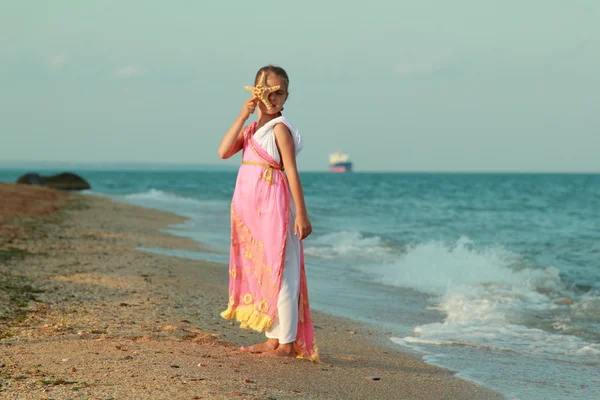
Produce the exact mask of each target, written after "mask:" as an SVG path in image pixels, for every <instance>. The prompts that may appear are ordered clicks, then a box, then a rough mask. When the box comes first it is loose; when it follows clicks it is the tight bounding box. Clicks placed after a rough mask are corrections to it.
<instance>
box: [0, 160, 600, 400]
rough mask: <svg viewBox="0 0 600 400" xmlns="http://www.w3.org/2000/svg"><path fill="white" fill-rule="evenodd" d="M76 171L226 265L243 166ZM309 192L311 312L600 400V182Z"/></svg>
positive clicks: (398, 181) (414, 180) (537, 389)
mask: <svg viewBox="0 0 600 400" xmlns="http://www.w3.org/2000/svg"><path fill="white" fill-rule="evenodd" d="M23 172H25V171H19V170H0V181H14V180H15V179H16V177H18V176H19V175H20V174H21V173H23ZM77 172H79V173H80V174H81V175H82V176H84V177H85V178H86V179H87V180H89V181H90V183H91V185H92V192H91V194H97V195H104V196H110V197H111V198H113V199H116V200H118V201H124V202H129V203H133V204H136V205H141V206H145V207H151V208H157V209H161V210H168V211H172V212H175V213H178V214H181V215H184V216H187V217H189V218H190V220H189V222H187V223H186V224H183V225H179V226H174V227H172V228H171V229H169V232H171V233H173V234H176V235H183V236H187V237H191V238H193V239H194V240H197V241H200V242H203V243H205V244H207V245H208V246H209V247H210V250H211V251H210V252H207V253H200V252H198V253H193V252H174V254H176V255H179V256H185V257H190V258H197V259H208V260H211V261H220V262H224V263H227V260H228V254H227V253H228V246H229V205H230V200H231V196H232V193H233V185H234V182H235V176H236V173H237V172H236V171H235V170H222V169H220V170H217V169H214V170H212V169H210V168H206V169H203V170H197V171H99V170H97V171H91V170H90V171H77ZM302 180H303V184H304V190H305V195H306V201H307V205H308V209H309V214H310V217H311V222H312V224H313V229H314V233H313V234H312V235H311V236H310V237H309V238H308V239H306V240H305V242H304V246H305V253H306V266H307V273H308V282H309V295H310V298H311V306H312V307H313V308H315V309H318V310H322V311H326V312H329V313H333V314H336V315H341V316H345V317H350V318H353V319H356V320H359V321H363V322H366V323H369V324H373V325H374V326H376V327H377V328H379V330H380V331H382V332H386V340H388V342H389V345H390V346H395V347H397V348H399V349H405V350H409V351H414V352H419V353H420V354H422V355H423V357H424V359H425V360H426V361H427V362H429V363H432V364H436V365H439V366H442V367H445V368H449V369H451V370H453V371H456V372H457V373H458V374H459V375H460V376H461V377H463V378H465V379H468V380H472V381H474V382H477V383H479V384H481V385H484V386H487V387H489V388H491V389H494V390H496V391H498V392H500V393H502V394H503V395H504V396H505V397H506V398H507V399H597V398H599V397H598V393H600V175H593V174H587V175H586V174H564V175H561V174H393V173H379V174H376V173H373V174H370V173H353V174H330V173H316V172H315V173H303V174H302ZM146 250H148V251H161V250H160V249H146ZM224 306H225V305H224Z"/></svg>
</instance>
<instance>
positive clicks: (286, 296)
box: [254, 117, 303, 344]
mask: <svg viewBox="0 0 600 400" xmlns="http://www.w3.org/2000/svg"><path fill="white" fill-rule="evenodd" d="M279 123H283V124H285V125H286V126H287V127H288V129H289V130H290V132H291V134H292V137H293V139H294V144H295V145H296V155H298V153H299V152H300V150H302V144H303V143H302V138H301V137H300V135H299V134H298V130H297V129H296V128H295V127H294V126H293V125H292V124H291V123H290V122H289V121H288V120H287V119H286V118H285V117H278V118H275V119H273V120H271V121H269V122H268V123H266V124H265V125H264V126H262V127H261V128H260V129H258V130H257V131H256V132H255V133H254V140H256V141H257V142H258V144H259V145H260V147H262V148H263V149H264V150H265V151H266V152H267V154H269V156H271V157H272V158H273V159H274V160H275V161H277V162H278V163H281V157H280V155H279V150H278V149H277V144H276V143H275V132H274V130H273V128H274V127H275V125H277V124H279ZM289 212H290V217H289V224H288V225H289V226H288V233H287V241H286V246H285V247H286V250H285V261H284V265H283V275H282V277H281V289H280V290H279V297H278V300H277V317H276V318H275V320H274V321H273V324H272V325H271V328H270V329H269V330H268V331H266V332H265V335H266V336H267V337H268V338H275V339H278V340H279V343H282V344H283V343H292V342H294V341H295V340H296V332H297V329H298V294H299V291H300V240H299V237H298V236H297V235H294V221H295V220H296V209H295V206H294V201H293V199H292V196H291V194H290V206H289Z"/></svg>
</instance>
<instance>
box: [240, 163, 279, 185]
mask: <svg viewBox="0 0 600 400" xmlns="http://www.w3.org/2000/svg"><path fill="white" fill-rule="evenodd" d="M242 164H247V165H256V166H258V167H263V168H264V169H265V170H264V172H263V174H262V176H261V178H264V179H265V181H267V183H268V184H269V185H272V184H273V170H274V169H276V170H277V171H281V167H279V166H278V167H273V166H272V165H269V164H267V163H260V162H255V161H245V160H244V161H242Z"/></svg>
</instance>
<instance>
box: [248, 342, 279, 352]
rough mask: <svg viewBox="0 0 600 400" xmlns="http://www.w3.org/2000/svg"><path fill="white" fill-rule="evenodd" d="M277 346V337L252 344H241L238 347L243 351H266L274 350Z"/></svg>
mask: <svg viewBox="0 0 600 400" xmlns="http://www.w3.org/2000/svg"><path fill="white" fill-rule="evenodd" d="M278 346H279V341H278V340H277V339H267V341H266V342H264V343H259V344H254V345H252V346H242V347H240V351H242V352H244V353H266V352H269V351H274V350H276V349H277V347H278Z"/></svg>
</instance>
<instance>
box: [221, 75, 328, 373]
mask: <svg viewBox="0 0 600 400" xmlns="http://www.w3.org/2000/svg"><path fill="white" fill-rule="evenodd" d="M263 73H264V74H265V75H266V81H265V83H266V86H267V87H268V88H269V91H270V93H269V95H268V97H267V99H268V103H270V106H269V105H267V104H264V103H263V102H262V101H260V100H259V99H258V98H256V97H253V98H251V99H248V100H246V102H245V103H244V105H243V107H242V110H241V112H240V114H239V115H238V117H237V118H236V120H235V121H234V122H233V124H232V125H231V127H230V128H229V130H228V131H227V132H226V133H225V135H224V136H223V140H222V141H221V145H220V146H219V156H220V157H221V158H224V159H226V158H229V157H231V156H233V155H234V154H236V153H237V152H238V151H240V150H242V165H241V166H240V169H239V172H238V177H237V181H236V186H235V191H234V194H233V200H232V203H231V252H230V260H229V274H230V279H229V304H228V306H227V310H225V311H224V312H222V313H221V316H222V317H223V318H226V319H232V318H235V319H236V320H237V321H239V322H240V326H241V327H242V328H251V329H254V330H257V331H265V334H266V336H267V340H266V341H265V342H264V343H260V344H255V345H253V346H242V347H241V348H240V350H241V351H244V352H251V353H261V354H264V355H272V356H287V357H291V356H297V357H301V358H308V359H310V360H313V361H317V360H318V351H317V347H316V346H315V344H314V331H313V325H312V319H311V316H310V310H309V306H308V293H307V286H306V274H305V271H304V254H303V248H302V242H301V240H303V239H304V238H306V237H307V236H308V235H310V234H311V232H312V227H311V224H310V221H309V219H308V215H307V212H306V205H305V203H304V194H303V190H302V184H301V182H300V176H299V175H298V170H297V168H296V155H297V154H298V152H299V151H300V150H301V149H302V139H301V137H300V135H299V134H298V131H297V130H296V128H294V126H293V125H292V124H291V123H290V122H289V121H288V120H287V119H286V118H285V117H283V116H282V115H281V111H283V105H284V103H285V101H286V100H287V98H288V86H289V78H288V76H287V73H286V72H285V70H283V68H280V67H276V66H272V65H268V66H266V67H263V68H261V69H260V70H259V71H258V72H257V74H256V78H255V85H257V84H258V83H259V82H258V80H259V78H260V77H263ZM260 83H261V84H262V83H263V82H260ZM257 86H259V85H257ZM276 86H279V89H277V90H275V87H276ZM257 106H258V121H257V122H254V123H252V124H251V125H250V126H247V127H244V123H245V122H246V120H247V119H248V118H249V117H250V114H253V113H254V111H255V109H256V107H257ZM284 171H285V172H284Z"/></svg>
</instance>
